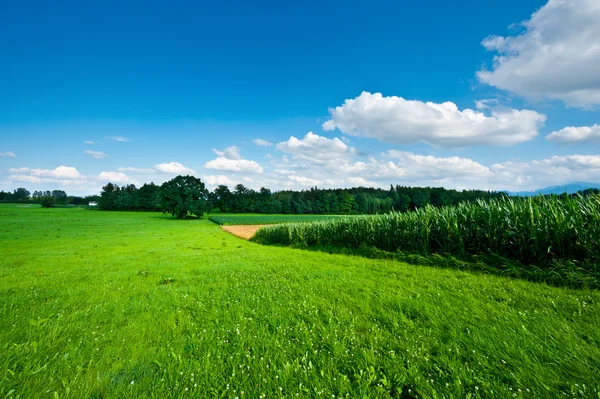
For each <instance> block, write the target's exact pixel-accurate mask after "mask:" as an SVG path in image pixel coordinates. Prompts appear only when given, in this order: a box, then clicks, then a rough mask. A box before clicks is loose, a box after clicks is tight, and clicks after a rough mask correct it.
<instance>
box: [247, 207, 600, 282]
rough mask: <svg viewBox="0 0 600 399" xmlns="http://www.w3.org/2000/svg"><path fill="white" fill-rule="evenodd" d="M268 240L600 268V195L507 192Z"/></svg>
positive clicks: (294, 226) (288, 228)
mask: <svg viewBox="0 0 600 399" xmlns="http://www.w3.org/2000/svg"><path fill="white" fill-rule="evenodd" d="M253 240H254V241H256V242H260V243H265V244H280V245H300V246H340V247H349V248H358V247H360V246H368V247H373V248H377V249H380V250H384V251H392V252H395V251H405V252H412V253H420V254H430V253H440V254H442V253H445V254H453V255H458V256H465V255H478V254H495V255H499V256H502V257H504V258H507V259H511V260H515V261H518V262H521V263H523V264H536V265H538V266H540V265H541V266H546V267H550V266H551V265H552V263H553V262H555V261H556V260H559V259H565V260H571V261H586V267H587V268H594V269H595V270H594V272H598V271H600V268H599V267H598V264H599V263H600V262H595V261H598V260H600V197H598V196H587V197H581V196H579V197H574V198H558V197H534V198H527V199H523V198H503V199H498V200H491V201H481V200H480V201H477V202H475V203H462V204H459V205H458V206H455V207H446V208H434V207H431V206H428V207H425V208H421V209H419V210H417V211H415V212H410V213H391V214H387V215H379V216H369V217H353V218H340V219H334V220H328V221H318V222H313V223H308V224H306V223H302V224H300V223H290V224H285V225H278V226H269V227H265V228H263V229H260V230H259V231H258V232H257V233H256V235H255V236H254V238H253Z"/></svg>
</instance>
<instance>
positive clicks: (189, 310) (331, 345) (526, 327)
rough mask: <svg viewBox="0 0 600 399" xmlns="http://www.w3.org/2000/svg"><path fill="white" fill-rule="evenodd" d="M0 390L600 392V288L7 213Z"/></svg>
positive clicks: (73, 217)
mask: <svg viewBox="0 0 600 399" xmlns="http://www.w3.org/2000/svg"><path fill="white" fill-rule="evenodd" d="M0 311H1V320H2V323H1V324H0V396H3V397H8V398H13V397H15V398H16V397H21V398H38V397H58V398H63V397H71V398H112V397H119V398H139V397H148V398H164V397H182V398H184V397H210V398H213V397H218V398H236V397H237V398H261V397H263V398H264V397H267V398H280V397H288V398H290V397H291V398H296V397H298V398H306V397H315V398H332V397H334V396H335V397H336V398H339V397H342V398H346V397H347V398H358V397H369V398H389V397H402V398H410V397H419V398H465V397H471V398H513V397H519V398H540V397H543V398H559V397H560V398H563V397H569V398H570V397H578V398H598V397H599V396H598V392H599V390H600V378H599V377H598V370H599V369H600V329H599V328H598V326H599V325H600V293H599V292H598V291H592V290H574V289H566V288H556V287H550V286H547V285H544V284H535V283H531V282H526V281H522V280H512V279H509V278H504V277H499V276H494V275H486V274H477V273H471V272H464V271H457V270H450V269H439V268H430V267H426V266H411V265H408V264H405V263H401V262H397V261H394V260H385V259H367V258H364V257H353V256H345V255H331V254H324V253H319V252H312V251H302V250H297V249H291V248H283V247H266V246H261V245H258V244H255V243H252V242H247V241H244V240H241V239H238V238H235V237H233V236H231V235H229V234H228V233H226V232H223V231H221V229H220V228H219V227H218V226H217V225H215V224H214V223H211V222H209V221H208V220H207V219H199V220H198V219H196V220H186V221H181V220H175V219H172V218H170V217H168V216H164V215H160V214H153V213H127V212H96V211H88V210H84V209H41V208H39V209H38V208H17V207H14V206H5V205H2V206H0Z"/></svg>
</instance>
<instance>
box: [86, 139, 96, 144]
mask: <svg viewBox="0 0 600 399" xmlns="http://www.w3.org/2000/svg"><path fill="white" fill-rule="evenodd" d="M83 143H84V144H96V142H95V141H92V140H86V141H84V142H83Z"/></svg>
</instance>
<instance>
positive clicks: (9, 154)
mask: <svg viewBox="0 0 600 399" xmlns="http://www.w3.org/2000/svg"><path fill="white" fill-rule="evenodd" d="M0 157H12V158H16V157H17V156H16V155H15V153H14V152H10V151H5V152H0Z"/></svg>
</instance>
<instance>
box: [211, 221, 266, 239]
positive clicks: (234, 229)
mask: <svg viewBox="0 0 600 399" xmlns="http://www.w3.org/2000/svg"><path fill="white" fill-rule="evenodd" d="M265 226H269V225H268V224H247V225H239V226H221V228H222V229H223V230H225V231H227V232H229V233H231V234H233V235H234V236H237V237H240V238H243V239H244V240H249V239H250V238H251V237H252V236H253V235H254V233H256V230H258V229H260V228H261V227H265Z"/></svg>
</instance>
